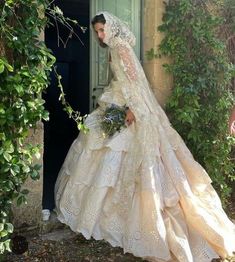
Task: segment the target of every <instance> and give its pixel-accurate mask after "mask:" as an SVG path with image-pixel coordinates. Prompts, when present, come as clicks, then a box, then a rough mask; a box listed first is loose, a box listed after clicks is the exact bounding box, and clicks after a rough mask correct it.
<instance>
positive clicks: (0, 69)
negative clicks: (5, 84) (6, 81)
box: [0, 64, 4, 74]
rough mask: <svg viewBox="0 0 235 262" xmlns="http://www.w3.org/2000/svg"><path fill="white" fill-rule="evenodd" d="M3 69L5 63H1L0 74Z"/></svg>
mask: <svg viewBox="0 0 235 262" xmlns="http://www.w3.org/2000/svg"><path fill="white" fill-rule="evenodd" d="M3 71H4V65H3V64H0V74H1V73H3Z"/></svg>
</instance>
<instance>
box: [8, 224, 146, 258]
mask: <svg viewBox="0 0 235 262" xmlns="http://www.w3.org/2000/svg"><path fill="white" fill-rule="evenodd" d="M28 241H29V250H28V252H26V253H25V254H23V255H14V254H11V255H9V256H8V257H7V258H6V260H5V261H6V262H20V261H22V262H23V261H24V262H54V261H56V262H96V261H97V262H98V261H100V262H109V261H110V262H127V261H128V262H140V261H141V262H144V260H142V259H140V258H136V257H134V256H132V255H131V254H123V251H122V249H121V248H114V247H111V246H110V245H109V244H108V243H107V242H105V241H96V240H94V239H91V240H86V239H85V238H84V237H83V236H82V235H81V234H79V235H77V234H74V233H72V232H71V231H70V230H69V229H67V228H66V229H59V230H56V231H54V232H52V233H47V234H43V235H40V236H34V237H29V238H28Z"/></svg>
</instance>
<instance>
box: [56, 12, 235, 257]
mask: <svg viewBox="0 0 235 262" xmlns="http://www.w3.org/2000/svg"><path fill="white" fill-rule="evenodd" d="M102 14H103V15H104V17H105V20H106V23H105V27H104V30H105V39H104V43H106V44H107V45H108V46H109V50H110V54H111V59H112V61H111V65H110V66H111V69H112V72H113V75H114V77H113V79H112V81H111V83H110V85H109V86H108V87H106V88H105V90H104V92H103V94H102V95H101V96H100V98H99V107H98V108H97V109H96V110H94V111H93V112H92V113H91V114H90V115H89V116H88V117H87V119H86V121H85V124H86V126H87V127H88V128H89V129H90V131H89V132H88V134H84V133H80V134H79V136H78V138H77V139H76V140H75V141H74V142H73V144H72V145H71V148H70V150H69V152H68V154H67V157H66V159H65V161H64V164H63V166H62V168H61V170H60V173H59V176H58V179H57V182H56V186H55V199H56V208H57V213H58V219H59V220H60V221H61V222H63V223H65V224H67V225H69V226H70V228H71V229H72V230H73V231H75V232H81V233H82V234H83V235H84V236H85V238H87V239H89V238H91V237H93V238H95V239H98V240H99V239H105V240H106V241H108V242H109V243H110V244H111V245H112V246H120V247H122V248H123V249H124V252H130V253H132V254H134V255H135V256H137V257H142V258H145V259H148V260H149V261H179V262H208V261H211V260H212V259H213V258H218V257H219V256H221V257H223V258H224V257H226V256H227V255H231V254H232V252H233V251H234V250H235V226H234V224H233V223H232V222H231V221H230V220H229V218H228V217H227V215H226V214H225V212H224V211H223V209H222V207H221V202H220V199H219V197H218V195H217V193H216V192H215V190H214V189H213V187H212V186H211V179H210V177H209V176H208V174H207V173H206V171H205V170H204V169H203V168H202V167H201V166H200V165H199V163H197V162H196V161H195V160H194V158H193V156H192V155H191V153H190V151H189V150H188V148H187V147H186V145H185V143H184V142H183V140H182V139H181V137H180V136H179V134H178V133H177V132H176V131H175V130H174V129H173V128H172V127H171V124H170V123H169V121H168V118H167V116H166V114H165V113H164V111H163V110H162V109H161V107H160V106H159V104H158V103H157V101H156V99H155V98H154V95H153V93H152V92H151V90H150V88H149V84H148V82H147V79H146V77H145V74H144V71H143V69H142V67H141V65H140V63H139V61H138V59H137V57H136V56H135V54H134V51H133V49H132V46H133V45H134V44H135V38H134V35H133V34H132V33H131V32H130V31H129V29H128V27H127V26H126V25H125V24H124V23H123V22H122V21H120V20H119V19H118V18H117V17H115V16H113V15H112V14H110V13H108V12H102ZM110 104H115V105H119V106H123V105H127V106H128V107H129V108H130V109H131V111H132V112H133V113H134V115H135V118H136V122H134V123H133V124H131V125H130V126H128V127H127V128H123V129H122V130H121V132H116V133H115V134H114V135H113V136H112V137H111V138H109V137H104V136H103V135H102V130H101V127H100V115H101V114H102V112H103V110H104V109H105V108H106V107H107V106H108V105H110Z"/></svg>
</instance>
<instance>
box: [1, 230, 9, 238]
mask: <svg viewBox="0 0 235 262" xmlns="http://www.w3.org/2000/svg"><path fill="white" fill-rule="evenodd" d="M7 235H8V232H7V230H2V231H1V232H0V237H2V238H3V237H5V236H7Z"/></svg>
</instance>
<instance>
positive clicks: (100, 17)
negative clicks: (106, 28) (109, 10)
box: [91, 14, 106, 26]
mask: <svg viewBox="0 0 235 262" xmlns="http://www.w3.org/2000/svg"><path fill="white" fill-rule="evenodd" d="M96 23H101V24H105V23H106V20H105V18H104V15H103V14H100V15H96V16H94V17H93V19H92V20H91V24H92V25H93V26H94V25H95V24H96Z"/></svg>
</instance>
